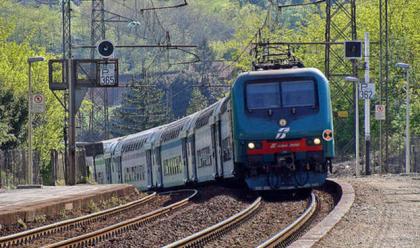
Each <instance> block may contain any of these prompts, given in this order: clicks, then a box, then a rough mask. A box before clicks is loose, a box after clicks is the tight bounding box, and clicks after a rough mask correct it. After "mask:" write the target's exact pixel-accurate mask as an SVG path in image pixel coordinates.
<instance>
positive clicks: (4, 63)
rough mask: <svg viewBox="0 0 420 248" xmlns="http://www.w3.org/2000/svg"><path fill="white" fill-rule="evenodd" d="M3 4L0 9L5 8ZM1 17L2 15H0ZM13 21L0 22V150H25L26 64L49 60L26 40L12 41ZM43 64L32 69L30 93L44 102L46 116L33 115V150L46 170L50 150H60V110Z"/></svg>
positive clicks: (61, 116)
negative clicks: (31, 59)
mask: <svg viewBox="0 0 420 248" xmlns="http://www.w3.org/2000/svg"><path fill="white" fill-rule="evenodd" d="M4 4H7V2H2V3H1V4H0V8H5V6H4ZM2 13H3V12H2ZM16 25H17V24H16V23H14V22H13V19H8V20H7V21H6V20H5V19H2V18H0V27H2V28H0V109H1V110H2V111H1V119H0V126H1V127H2V128H1V132H0V145H1V149H12V148H15V147H25V146H26V144H25V142H26V139H27V137H26V136H27V133H26V131H25V130H26V127H27V105H28V103H27V102H28V62H27V59H28V58H29V57H32V56H44V57H45V58H46V59H47V60H48V59H50V58H52V56H51V55H49V54H47V53H46V51H45V49H44V48H42V47H38V46H34V47H31V46H30V43H29V40H30V37H29V40H23V41H22V42H17V41H14V39H15V37H14V36H13V34H14V32H15V28H16ZM47 68H48V67H47V63H46V62H37V63H34V64H33V66H32V73H33V74H32V75H33V93H42V94H44V96H45V98H46V112H45V113H42V114H35V115H34V122H33V127H34V137H33V141H34V149H36V150H39V151H41V159H42V161H43V162H44V166H48V162H47V161H49V158H50V150H51V149H58V150H60V149H62V148H63V144H62V135H63V132H62V122H63V121H62V120H63V117H64V114H63V110H62V107H61V106H60V104H59V103H58V101H57V100H56V99H55V97H54V96H53V94H52V92H51V91H50V90H49V88H48V69H47Z"/></svg>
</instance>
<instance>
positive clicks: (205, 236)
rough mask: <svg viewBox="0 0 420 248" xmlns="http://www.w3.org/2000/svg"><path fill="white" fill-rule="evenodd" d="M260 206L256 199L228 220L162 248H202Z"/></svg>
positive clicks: (258, 199)
mask: <svg viewBox="0 0 420 248" xmlns="http://www.w3.org/2000/svg"><path fill="white" fill-rule="evenodd" d="M260 205H261V197H258V198H257V199H256V200H255V201H254V202H253V203H252V204H251V205H250V206H248V207H247V208H246V209H244V210H242V211H241V212H239V213H237V214H235V215H233V216H231V217H230V218H228V219H226V220H224V221H221V222H219V223H217V224H215V225H213V226H210V227H208V228H206V229H204V230H202V231H200V232H197V233H194V234H192V235H191V236H188V237H186V238H184V239H181V240H178V241H176V242H174V243H172V244H169V245H166V246H164V248H173V247H202V246H203V244H204V243H207V242H209V241H211V240H213V239H215V238H217V237H218V236H219V234H222V233H223V232H224V231H227V230H229V229H230V228H231V227H233V225H235V224H239V223H240V222H241V221H242V220H244V219H245V218H247V217H249V216H250V215H251V214H254V213H256V210H257V209H258V208H259V206H260Z"/></svg>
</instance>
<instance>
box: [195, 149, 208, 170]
mask: <svg viewBox="0 0 420 248" xmlns="http://www.w3.org/2000/svg"><path fill="white" fill-rule="evenodd" d="M197 157H198V168H202V167H206V166H211V157H210V147H209V146H207V147H204V148H203V149H200V150H198V151H197Z"/></svg>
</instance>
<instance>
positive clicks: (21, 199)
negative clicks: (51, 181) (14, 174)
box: [0, 184, 137, 224]
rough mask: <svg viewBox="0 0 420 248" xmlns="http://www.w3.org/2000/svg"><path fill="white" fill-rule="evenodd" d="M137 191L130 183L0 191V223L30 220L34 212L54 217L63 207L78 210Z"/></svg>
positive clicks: (34, 214)
mask: <svg viewBox="0 0 420 248" xmlns="http://www.w3.org/2000/svg"><path fill="white" fill-rule="evenodd" d="M132 193H137V189H136V188H135V187H134V186H132V185H126V184H112V185H76V186H43V188H38V189H14V190H6V191H3V192H1V193H0V224H13V223H16V221H17V220H18V219H19V218H20V219H22V220H24V221H31V220H33V218H34V217H35V216H37V215H47V216H54V215H57V214H58V213H59V212H60V211H63V210H73V209H80V208H83V207H85V206H87V205H88V203H89V202H90V201H91V200H92V201H94V202H96V201H101V200H105V199H108V198H111V197H112V196H117V197H123V196H126V195H130V194H132Z"/></svg>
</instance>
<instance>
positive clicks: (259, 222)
mask: <svg viewBox="0 0 420 248" xmlns="http://www.w3.org/2000/svg"><path fill="white" fill-rule="evenodd" d="M306 205H307V201H306V199H303V200H302V199H300V200H296V201H282V202H278V201H268V200H264V201H263V202H262V204H261V206H260V210H259V211H258V213H257V214H256V215H255V216H252V217H250V218H249V219H248V220H247V221H246V222H244V223H242V224H241V225H240V226H239V227H238V228H235V229H233V230H232V231H230V232H228V233H227V234H226V235H224V236H222V237H221V238H219V239H217V240H215V241H213V242H210V243H208V244H206V246H205V247H256V246H257V245H259V244H261V243H262V242H264V241H265V240H267V239H269V238H270V237H271V236H273V235H274V234H275V233H277V232H278V231H279V230H281V229H283V228H284V227H286V226H287V225H288V224H289V223H291V222H293V221H294V220H295V219H297V218H298V217H299V215H301V214H302V213H303V212H304V211H305V208H306Z"/></svg>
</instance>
